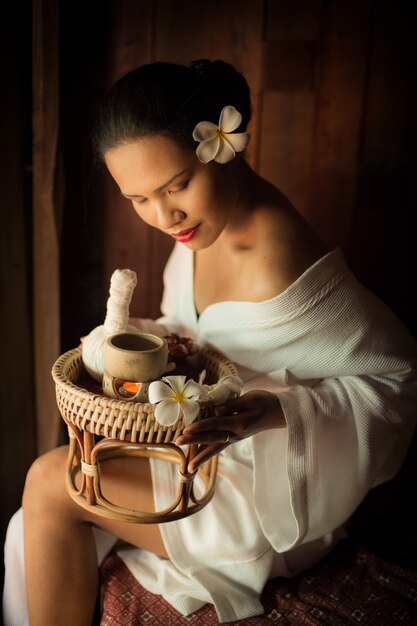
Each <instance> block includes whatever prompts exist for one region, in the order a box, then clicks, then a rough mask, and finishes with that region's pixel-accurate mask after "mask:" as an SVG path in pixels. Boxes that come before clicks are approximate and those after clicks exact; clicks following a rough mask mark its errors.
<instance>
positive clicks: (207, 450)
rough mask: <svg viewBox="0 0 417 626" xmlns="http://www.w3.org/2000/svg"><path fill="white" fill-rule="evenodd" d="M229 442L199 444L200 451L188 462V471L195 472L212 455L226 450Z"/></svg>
mask: <svg viewBox="0 0 417 626" xmlns="http://www.w3.org/2000/svg"><path fill="white" fill-rule="evenodd" d="M227 445H228V444H224V443H223V444H212V445H202V446H199V448H198V452H197V454H196V455H195V457H194V458H193V459H192V460H191V461H190V462H189V464H188V468H187V469H188V471H189V472H190V473H191V474H193V473H194V472H196V471H197V470H198V468H199V466H200V465H202V463H205V462H206V461H208V460H209V459H210V458H211V457H212V456H214V455H215V454H218V453H219V452H221V451H222V450H224V448H225V447H226V446H227Z"/></svg>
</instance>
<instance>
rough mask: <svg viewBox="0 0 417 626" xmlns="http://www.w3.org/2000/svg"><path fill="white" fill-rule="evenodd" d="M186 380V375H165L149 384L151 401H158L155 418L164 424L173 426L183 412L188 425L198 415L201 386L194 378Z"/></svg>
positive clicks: (153, 402)
mask: <svg viewBox="0 0 417 626" xmlns="http://www.w3.org/2000/svg"><path fill="white" fill-rule="evenodd" d="M185 380H186V377H185V376H165V377H163V378H162V380H155V381H154V382H152V383H151V384H150V385H149V389H148V395H149V402H151V403H152V404H156V403H158V406H157V407H156V408H155V419H156V420H157V421H158V422H159V423H160V424H162V426H172V425H173V424H175V422H176V421H177V420H178V418H179V417H180V415H181V414H182V415H183V416H184V423H185V425H186V426H188V424H191V422H193V421H194V420H195V418H196V417H197V415H198V412H199V410H200V405H199V404H198V398H199V396H200V394H201V386H200V385H199V384H198V383H196V382H195V381H194V380H187V382H185Z"/></svg>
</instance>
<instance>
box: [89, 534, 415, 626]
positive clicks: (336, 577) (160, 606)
mask: <svg viewBox="0 0 417 626" xmlns="http://www.w3.org/2000/svg"><path fill="white" fill-rule="evenodd" d="M101 575H102V588H103V612H102V617H101V622H100V626H139V625H142V624H149V625H150V626H174V625H175V626H176V625H184V626H185V625H188V626H190V625H191V626H212V625H214V624H218V623H219V622H218V619H217V616H216V612H215V611H214V608H213V607H212V606H211V605H205V606H204V607H203V608H202V609H200V610H199V611H197V613H195V614H193V615H190V616H189V617H182V616H181V615H180V614H179V613H177V611H175V609H173V608H172V607H171V605H170V604H168V603H167V602H166V601H165V600H163V599H162V598H161V597H160V596H156V595H153V594H151V593H149V592H148V591H146V590H145V589H144V588H143V587H141V586H140V585H139V583H138V582H137V581H136V579H135V578H134V577H133V576H132V574H131V573H130V571H129V570H128V569H127V567H126V566H125V565H124V563H123V562H122V561H121V560H120V558H119V557H118V556H117V555H116V554H115V553H110V555H109V556H108V557H107V558H106V559H105V561H104V563H103V565H102V567H101ZM262 602H263V605H264V607H265V614H264V615H262V616H259V617H251V618H249V619H244V620H240V621H239V622H238V623H239V625H240V626H259V625H261V624H282V625H285V626H302V625H306V626H316V625H321V624H328V625H329V626H344V625H346V624H355V625H356V626H362V625H365V624H366V626H369V625H375V626H385V625H386V626H395V625H396V624H398V625H401V626H411V625H412V624H414V625H416V624H417V573H416V572H412V571H408V570H406V569H404V568H403V567H400V566H399V565H395V564H393V563H389V562H387V561H384V560H382V559H379V558H377V557H376V556H374V555H373V554H371V553H369V552H368V551H366V550H365V549H363V548H361V547H358V546H357V545H356V544H354V543H353V542H352V541H351V540H345V541H343V542H341V543H340V544H339V545H338V546H337V548H336V549H335V550H334V551H333V552H332V553H331V554H330V555H329V556H328V557H327V558H326V559H325V560H323V561H322V562H321V563H319V564H318V565H316V566H315V567H314V568H312V569H311V570H308V571H306V572H304V573H303V574H300V575H299V576H296V577H295V578H292V579H282V578H277V579H275V580H272V581H270V582H269V583H268V584H267V585H266V587H265V590H264V593H263V595H262ZM235 624H236V622H235Z"/></svg>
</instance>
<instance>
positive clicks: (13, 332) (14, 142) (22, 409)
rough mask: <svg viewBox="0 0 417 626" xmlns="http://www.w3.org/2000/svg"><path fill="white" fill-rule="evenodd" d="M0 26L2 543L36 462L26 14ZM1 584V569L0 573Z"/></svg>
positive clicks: (6, 16)
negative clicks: (24, 44) (34, 461)
mask: <svg viewBox="0 0 417 626" xmlns="http://www.w3.org/2000/svg"><path fill="white" fill-rule="evenodd" d="M9 8H10V7H4V10H3V12H2V19H1V20H0V42H1V46H2V54H1V55H0V73H1V77H2V85H3V86H2V90H4V91H3V93H2V97H1V98H0V137H1V149H0V187H1V194H0V218H1V224H0V259H1V265H0V357H1V358H0V479H1V494H0V542H1V543H3V537H4V533H5V529H6V525H7V522H8V520H9V518H10V516H11V515H12V514H13V513H14V511H15V510H16V509H17V508H18V507H19V505H20V499H21V493H22V489H23V485H24V480H25V475H26V470H27V468H28V466H29V464H30V463H31V461H32V460H33V459H34V457H35V455H36V429H35V395H34V384H33V332H32V311H33V309H32V304H31V296H32V273H31V247H32V246H31V223H32V218H31V167H30V164H31V105H30V103H31V88H30V85H31V80H30V77H31V62H30V50H29V51H28V50H27V49H25V47H24V46H21V45H20V41H24V40H28V41H30V38H31V20H30V14H29V15H27V16H26V18H25V16H20V18H19V19H17V16H15V15H14V13H12V12H11V11H10V10H9ZM0 583H1V567H0Z"/></svg>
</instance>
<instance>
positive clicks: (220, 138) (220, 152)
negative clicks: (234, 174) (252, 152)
mask: <svg viewBox="0 0 417 626" xmlns="http://www.w3.org/2000/svg"><path fill="white" fill-rule="evenodd" d="M241 122H242V115H241V114H240V113H239V111H237V110H236V109H235V107H233V106H225V107H224V109H223V110H222V112H221V113H220V119H219V125H218V126H216V124H213V123H212V122H199V123H198V124H197V126H196V127H195V128H194V131H193V137H194V139H195V140H196V141H199V142H200V145H199V146H198V147H197V150H196V154H197V157H198V158H199V160H200V161H201V162H202V163H208V162H209V161H213V160H214V161H216V163H228V162H229V161H231V160H232V159H234V158H235V156H236V152H243V150H245V148H246V146H247V145H248V142H249V137H250V135H249V133H233V131H234V130H236V128H239V126H240V124H241Z"/></svg>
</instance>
